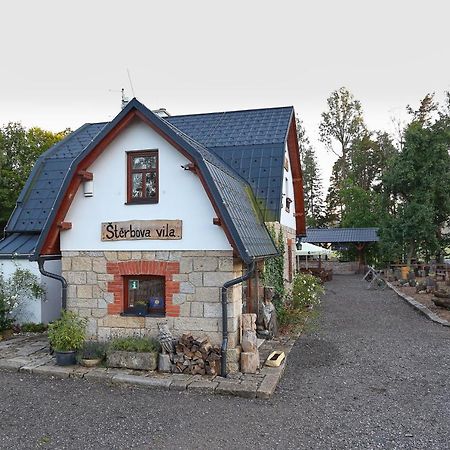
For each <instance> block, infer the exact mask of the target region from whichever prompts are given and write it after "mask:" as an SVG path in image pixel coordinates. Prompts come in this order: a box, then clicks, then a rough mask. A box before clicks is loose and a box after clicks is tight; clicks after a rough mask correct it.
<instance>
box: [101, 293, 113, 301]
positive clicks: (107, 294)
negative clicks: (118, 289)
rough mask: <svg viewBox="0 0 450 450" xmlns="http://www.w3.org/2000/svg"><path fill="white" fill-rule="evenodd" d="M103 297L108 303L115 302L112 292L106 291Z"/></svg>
mask: <svg viewBox="0 0 450 450" xmlns="http://www.w3.org/2000/svg"><path fill="white" fill-rule="evenodd" d="M103 299H104V300H105V302H106V303H114V294H113V293H112V292H104V293H103Z"/></svg>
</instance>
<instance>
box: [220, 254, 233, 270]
mask: <svg viewBox="0 0 450 450" xmlns="http://www.w3.org/2000/svg"><path fill="white" fill-rule="evenodd" d="M219 270H220V271H221V272H232V271H233V258H230V257H221V258H219Z"/></svg>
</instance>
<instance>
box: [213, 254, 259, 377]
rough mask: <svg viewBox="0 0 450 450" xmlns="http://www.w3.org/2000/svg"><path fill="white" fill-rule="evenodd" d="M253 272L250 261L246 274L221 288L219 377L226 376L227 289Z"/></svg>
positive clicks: (253, 266)
mask: <svg viewBox="0 0 450 450" xmlns="http://www.w3.org/2000/svg"><path fill="white" fill-rule="evenodd" d="M254 270H255V261H252V262H251V263H250V265H249V266H247V272H245V273H244V275H242V276H240V277H238V278H234V279H233V280H229V281H227V282H226V283H225V284H224V285H223V286H222V348H221V356H222V358H221V365H220V376H221V377H223V378H226V376H227V348H228V311H227V300H228V298H227V297H228V296H227V292H228V288H229V287H231V286H234V285H236V284H239V283H242V282H243V281H245V280H248V279H249V278H250V276H251V275H252V273H253V271H254Z"/></svg>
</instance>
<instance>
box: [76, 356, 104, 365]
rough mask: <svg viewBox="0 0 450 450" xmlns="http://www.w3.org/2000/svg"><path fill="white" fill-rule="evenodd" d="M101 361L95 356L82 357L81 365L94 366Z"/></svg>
mask: <svg viewBox="0 0 450 450" xmlns="http://www.w3.org/2000/svg"><path fill="white" fill-rule="evenodd" d="M101 362H102V360H101V359H100V358H95V359H87V358H83V359H82V360H81V365H82V366H84V367H96V366H98V365H99V364H100V363H101Z"/></svg>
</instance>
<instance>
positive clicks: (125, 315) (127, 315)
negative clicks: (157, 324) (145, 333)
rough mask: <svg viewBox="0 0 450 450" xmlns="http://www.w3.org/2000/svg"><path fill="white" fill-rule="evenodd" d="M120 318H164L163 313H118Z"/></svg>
mask: <svg viewBox="0 0 450 450" xmlns="http://www.w3.org/2000/svg"><path fill="white" fill-rule="evenodd" d="M120 315H121V316H122V317H166V314H165V313H145V314H142V313H137V312H133V311H129V312H128V311H125V312H122V313H120Z"/></svg>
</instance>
